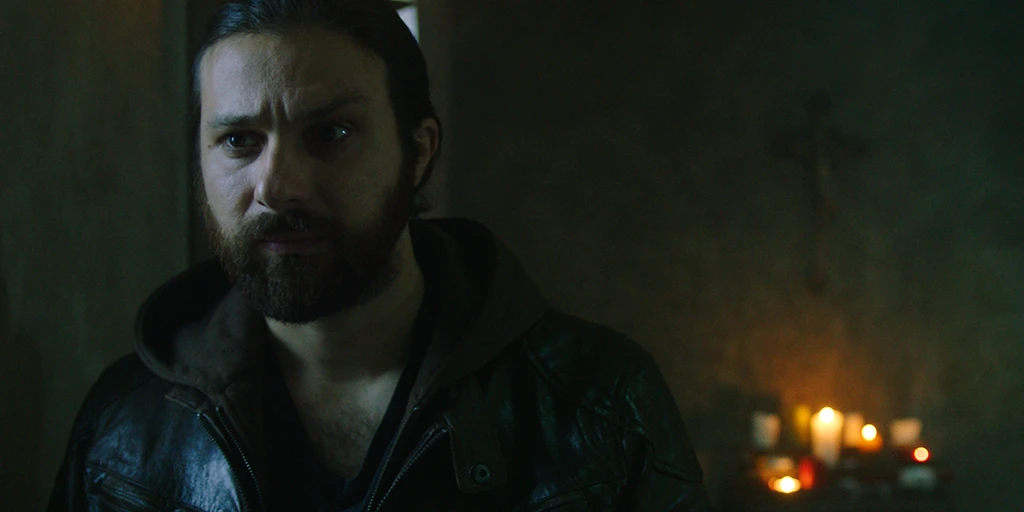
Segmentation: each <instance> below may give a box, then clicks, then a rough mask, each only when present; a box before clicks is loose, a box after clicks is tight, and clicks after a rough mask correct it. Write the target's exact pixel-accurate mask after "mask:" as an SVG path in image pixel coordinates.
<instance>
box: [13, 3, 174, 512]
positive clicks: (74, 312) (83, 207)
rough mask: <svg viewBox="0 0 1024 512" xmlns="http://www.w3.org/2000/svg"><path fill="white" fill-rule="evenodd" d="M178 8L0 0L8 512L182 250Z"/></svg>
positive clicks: (59, 445) (47, 470) (125, 343)
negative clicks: (2, 0)
mask: <svg viewBox="0 0 1024 512" xmlns="http://www.w3.org/2000/svg"><path fill="white" fill-rule="evenodd" d="M184 25H185V22H184V2H124V1H122V0H90V1H88V2H75V1H68V0H47V1H32V2H2V3H0V63H2V65H0V70H2V72H0V496H2V505H0V509H3V510H11V511H19V512H20V511H32V510H43V508H44V503H45V499H46V496H48V495H49V493H50V490H51V488H52V485H53V479H54V477H55V476H56V472H57V464H58V462H59V460H60V459H61V457H62V456H63V452H64V447H65V444H66V443H67V440H68V436H69V434H70V428H71V422H72V420H73V419H74V415H75V413H76V411H77V410H78V406H79V405H80V404H81V401H82V399H83V398H84V396H85V393H86V391H88V389H89V387H90V386H91V385H92V383H93V382H95V380H96V377H97V376H98V375H99V372H100V371H102V369H103V368H104V367H105V366H106V365H107V364H109V363H110V362H111V361H113V360H114V359H115V358H117V357H119V356H121V355H123V354H126V353H128V352H130V351H131V350H132V332H133V331H132V327H133V325H134V319H135V312H136V310H137V308H138V306H139V304H140V303H141V301H142V300H143V298H145V296H146V294H148V293H149V292H150V291H151V290H152V289H153V288H155V287H156V285H157V284H159V283H160V282H161V281H162V280H164V279H166V278H167V277H169V276H170V275H172V274H174V273H175V272H177V271H179V270H181V269H182V268H183V267H184V266H185V264H186V262H187V256H188V243H187V241H188V224H187V220H188V214H187V207H188V202H187V200H186V198H187V179H188V176H187V173H185V172H184V171H185V166H186V152H185V149H186V147H187V146H186V142H185V98H186V97H185V94H184V93H185V69H186V68H185V65H184V60H185V59H184V56H185V49H184V46H185V43H184V37H183V35H182V34H183V33H184Z"/></svg>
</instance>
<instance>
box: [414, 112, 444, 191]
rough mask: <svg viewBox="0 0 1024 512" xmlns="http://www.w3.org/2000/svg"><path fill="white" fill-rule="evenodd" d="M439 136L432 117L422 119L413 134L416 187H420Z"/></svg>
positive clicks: (435, 150)
mask: <svg viewBox="0 0 1024 512" xmlns="http://www.w3.org/2000/svg"><path fill="white" fill-rule="evenodd" d="M440 136H441V130H440V128H439V127H438V125H437V119H434V118H432V117H428V118H427V119H424V120H423V122H422V123H421V124H420V127H419V128H417V129H416V130H415V131H414V132H413V140H414V141H415V143H416V186H419V185H420V182H421V181H422V180H423V174H424V173H425V172H426V171H427V165H428V164H430V159H432V158H434V153H437V145H438V143H439V142H440Z"/></svg>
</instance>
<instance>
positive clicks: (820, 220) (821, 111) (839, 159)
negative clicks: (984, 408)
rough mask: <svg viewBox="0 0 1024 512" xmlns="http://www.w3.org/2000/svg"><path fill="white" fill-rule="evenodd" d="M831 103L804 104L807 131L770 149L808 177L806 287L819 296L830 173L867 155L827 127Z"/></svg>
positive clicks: (824, 280)
mask: <svg viewBox="0 0 1024 512" xmlns="http://www.w3.org/2000/svg"><path fill="white" fill-rule="evenodd" d="M831 108H832V102H831V101H830V100H829V99H828V97H827V96H825V95H824V94H817V95H815V96H814V97H813V98H811V100H810V101H809V102H808V104H807V117H808V122H809V124H808V127H807V128H806V129H804V130H802V131H800V132H798V133H793V134H788V135H783V136H781V137H779V138H777V139H776V140H775V141H774V142H773V143H772V145H771V147H770V148H769V153H770V154H771V155H772V156H775V157H776V158H780V159H785V160H790V161H795V162H796V163H797V164H799V165H800V166H801V167H803V168H804V170H805V171H806V172H807V173H808V174H810V178H811V180H810V185H811V190H812V195H813V201H814V218H813V220H812V227H813V240H814V242H813V243H814V249H813V255H812V257H811V265H810V272H809V274H810V275H809V276H808V281H807V286H808V288H809V289H810V290H811V292H813V293H815V294H819V295H820V294H822V293H824V292H825V288H826V286H827V285H828V271H827V264H828V228H829V226H830V225H831V223H832V217H833V215H834V214H835V205H834V203H833V201H832V192H833V188H834V187H833V184H832V175H833V171H835V169H836V168H837V167H838V166H839V165H840V164H842V163H846V162H850V161H855V160H858V159H860V158H861V157H863V156H864V154H865V153H866V152H867V144H866V143H865V142H864V141H863V140H861V139H859V138H857V137H853V136H849V135H845V134H843V133H841V132H839V131H838V130H837V129H835V128H833V127H830V126H829V125H828V124H827V118H828V114H829V111H830V110H831Z"/></svg>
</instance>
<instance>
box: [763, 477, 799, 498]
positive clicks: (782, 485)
mask: <svg viewBox="0 0 1024 512" xmlns="http://www.w3.org/2000/svg"><path fill="white" fill-rule="evenodd" d="M768 486H769V487H771V488H772V490H773V491H775V492H781V493H783V494H792V493H794V492H797V491H799V490H800V480H797V479H796V478H793V477H791V476H784V477H782V478H772V479H771V480H769V481H768Z"/></svg>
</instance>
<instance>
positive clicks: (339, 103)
mask: <svg viewBox="0 0 1024 512" xmlns="http://www.w3.org/2000/svg"><path fill="white" fill-rule="evenodd" d="M370 101H371V98H370V97H369V96H367V95H365V94H362V93H350V94H344V95H342V96H338V97H337V98H334V99H333V100H331V101H330V102H328V103H327V104H325V105H322V106H319V107H315V108H311V109H308V110H302V111H299V116H298V118H299V119H307V120H312V121H319V120H322V119H324V118H326V117H328V116H330V115H331V114H332V113H334V111H336V110H338V109H340V108H342V107H347V106H350V105H360V104H366V103H369V102H370ZM261 117H263V116H262V115H260V114H230V113H229V114H223V115H220V116H217V117H216V118H214V119H213V120H211V121H210V122H209V123H207V126H208V127H210V128H212V129H215V130H217V129H224V128H238V127H244V126H253V125H255V124H258V123H259V121H260V118H261Z"/></svg>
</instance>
